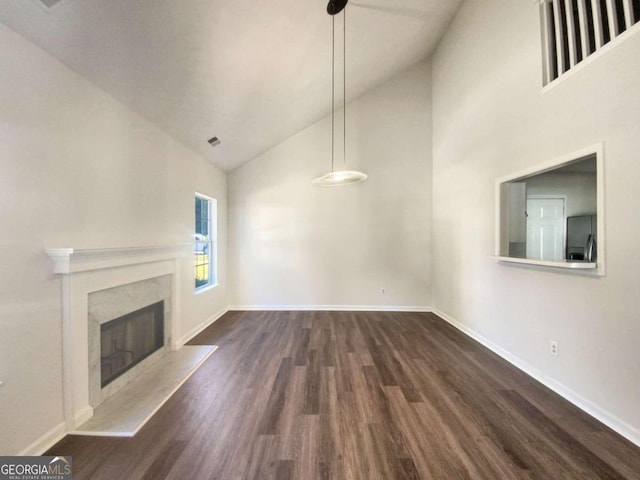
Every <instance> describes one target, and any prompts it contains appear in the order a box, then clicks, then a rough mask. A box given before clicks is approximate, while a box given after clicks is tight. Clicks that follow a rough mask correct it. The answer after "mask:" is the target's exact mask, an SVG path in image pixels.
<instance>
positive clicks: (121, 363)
mask: <svg viewBox="0 0 640 480" xmlns="http://www.w3.org/2000/svg"><path fill="white" fill-rule="evenodd" d="M163 346H164V301H160V302H158V303H154V304H152V305H149V306H147V307H144V308H141V309H139V310H136V311H135V312H131V313H127V314H126V315H123V316H122V317H119V318H116V319H114V320H111V321H109V322H106V323H103V324H102V325H100V375H101V385H102V388H104V387H105V386H106V385H108V384H109V383H111V382H112V381H114V380H115V379H116V378H118V377H119V376H120V375H122V374H123V373H125V372H126V371H127V370H129V369H131V368H133V367H134V366H136V365H137V364H138V363H140V362H141V361H142V360H144V359H145V358H147V357H149V356H150V355H151V354H153V353H154V352H156V351H157V350H159V349H161V348H162V347H163Z"/></svg>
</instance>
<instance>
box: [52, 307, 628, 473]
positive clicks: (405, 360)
mask: <svg viewBox="0 0 640 480" xmlns="http://www.w3.org/2000/svg"><path fill="white" fill-rule="evenodd" d="M191 343H193V344H215V345H218V346H219V348H218V350H217V351H216V353H215V354H214V355H213V356H212V357H210V358H209V359H208V360H207V361H206V362H205V363H204V364H203V365H202V367H201V368H200V369H199V370H198V371H197V372H196V373H195V374H194V375H193V376H192V377H191V378H190V379H189V380H188V381H187V382H186V383H185V384H184V385H183V386H182V387H181V388H180V389H179V390H178V392H176V394H174V395H173V396H172V397H171V398H170V399H169V401H167V402H166V403H165V405H164V406H163V407H162V409H161V410H160V411H159V412H158V413H157V414H156V415H155V416H154V418H152V419H151V420H150V421H149V422H148V423H147V425H146V426H145V427H144V428H143V429H142V430H141V431H140V432H139V433H138V434H137V435H136V437H134V438H132V439H109V438H89V437H80V436H68V437H65V438H64V439H63V440H62V441H60V442H59V443H58V444H57V445H55V446H54V447H53V448H52V449H50V450H49V452H47V454H49V455H72V456H73V464H74V478H75V479H91V480H94V479H95V480H101V479H112V478H123V479H127V480H129V479H131V480H138V479H143V480H148V479H151V478H154V479H156V478H157V479H183V478H194V479H195V478H197V479H219V480H236V479H237V480H244V479H247V480H249V479H260V480H289V479H296V480H298V479H300V480H307V479H309V480H315V479H322V480H328V479H332V480H375V479H380V480H390V479H409V480H415V479H422V480H434V479H435V480H438V479H442V480H450V479H465V478H468V479H473V480H476V479H479V480H483V479H487V480H501V479H523V480H524V479H544V480H548V479H560V478H561V479H576V480H590V479H612V480H614V479H615V480H617V479H628V480H634V479H635V480H640V448H638V447H637V446H635V445H633V444H631V443H630V442H628V441H627V440H625V439H624V438H622V437H621V436H619V435H617V434H616V433H614V432H613V431H611V430H610V429H609V428H607V427H606V426H604V425H602V424H601V423H599V422H598V421H597V420H595V419H593V418H591V417H589V416H588V415H586V414H585V413H584V412H582V411H580V410H578V409H577V408H576V407H575V406H573V405H571V404H570V403H569V402H567V401H566V400H564V399H562V398H560V397H559V396H557V395H556V394H555V393H553V392H551V391H550V390H548V389H547V388H546V387H544V386H543V385H541V384H539V383H538V382H536V381H535V380H534V379H532V378H530V377H528V376H527V375H525V374H524V373H522V372H520V371H519V370H517V369H516V368H515V367H514V366H512V365H510V364H508V363H506V362H505V361H504V360H503V359H501V358H500V357H498V356H497V355H495V354H494V353H493V352H490V351H489V350H487V349H486V348H485V347H483V346H481V345H479V344H477V343H476V342H475V341H473V340H472V339H470V338H469V337H467V336H465V335H463V334H462V333H460V332H459V331H457V330H456V329H455V328H453V327H451V326H450V325H449V324H447V323H446V322H444V321H443V320H441V319H440V318H438V317H437V316H435V315H433V314H430V313H398V312H229V313H228V314H226V315H225V316H223V317H222V318H221V319H219V320H218V321H217V322H215V323H214V324H213V325H212V326H210V327H209V328H207V329H206V330H205V331H203V332H202V333H201V334H200V335H198V337H196V338H195V339H194V340H193V341H192V342H191Z"/></svg>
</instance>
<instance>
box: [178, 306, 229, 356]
mask: <svg viewBox="0 0 640 480" xmlns="http://www.w3.org/2000/svg"><path fill="white" fill-rule="evenodd" d="M229 310H230V309H229V308H223V309H222V310H220V311H219V312H218V313H216V314H214V315H212V316H210V317H209V318H207V319H206V320H205V321H204V322H202V323H200V324H199V325H197V326H196V327H194V328H192V329H191V330H189V331H188V332H187V333H185V334H184V335H183V336H182V337H180V338H179V339H178V341H177V342H176V346H177V348H180V347H182V346H183V345H184V344H185V343H187V342H188V341H189V340H191V339H192V338H193V337H195V336H196V335H198V334H199V333H200V332H202V331H203V330H204V329H205V328H207V327H208V326H209V325H211V324H212V323H213V322H215V321H216V320H218V319H219V318H220V317H222V316H223V315H224V314H225V313H227V312H228V311H229Z"/></svg>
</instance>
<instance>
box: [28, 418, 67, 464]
mask: <svg viewBox="0 0 640 480" xmlns="http://www.w3.org/2000/svg"><path fill="white" fill-rule="evenodd" d="M66 434H67V425H66V423H65V422H62V423H60V424H58V425H57V426H55V427H53V428H52V429H51V430H49V431H48V432H47V433H45V434H44V435H42V436H41V437H40V438H39V439H38V440H36V441H35V442H33V443H32V444H31V445H29V446H28V447H27V448H25V449H24V450H22V451H21V452H19V453H18V455H19V456H21V457H23V456H28V457H37V456H40V455H42V454H43V453H44V452H46V451H47V450H49V449H50V448H51V447H53V446H54V445H55V444H56V443H58V442H59V441H60V440H62V439H63V438H64V437H65V435H66Z"/></svg>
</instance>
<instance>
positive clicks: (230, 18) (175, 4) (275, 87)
mask: <svg viewBox="0 0 640 480" xmlns="http://www.w3.org/2000/svg"><path fill="white" fill-rule="evenodd" d="M38 3H39V0H2V2H0V21H2V22H3V23H5V24H6V25H7V26H9V27H10V28H12V29H13V30H15V31H16V32H18V33H20V34H22V35H23V36H25V37H26V38H28V39H30V40H31V41H33V42H34V43H36V44H38V45H39V46H41V47H42V48H44V49H45V50H47V51H48V52H49V53H51V54H52V55H53V56H55V57H57V58H58V59H60V60H61V61H62V62H64V63H65V64H66V65H68V66H69V67H70V68H72V69H73V70H75V71H76V72H78V73H80V74H81V75H83V76H84V77H86V78H88V79H89V80H91V81H92V82H94V83H95V84H97V85H98V86H100V87H101V88H103V89H104V90H105V91H107V92H108V93H110V94H111V95H112V96H114V97H115V98H117V99H119V100H120V101H122V102H124V103H125V104H127V105H129V106H130V107H131V108H132V109H133V110H135V111H137V112H138V113H140V114H141V115H143V116H145V117H146V118H148V119H149V120H151V121H152V122H154V123H155V124H156V125H157V126H159V127H160V128H162V129H163V130H164V131H166V132H168V133H170V134H171V135H173V136H175V137H176V138H178V139H180V140H181V141H183V142H184V143H185V144H187V145H188V146H190V147H191V148H192V149H194V150H195V151H197V152H198V153H200V154H201V155H203V156H204V157H205V158H207V159H208V160H210V161H211V162H212V163H214V164H215V165H217V166H219V167H220V168H222V169H223V170H227V171H228V170H231V169H234V168H236V167H238V166H239V165H241V164H243V163H244V162H246V161H248V160H251V159H252V158H255V157H256V156H257V155H259V154H260V153H262V152H264V151H266V150H268V149H269V148H271V147H273V146H274V145H276V144H278V143H280V142H282V141H283V140H285V139H286V138H288V137H290V136H291V135H293V134H295V133H296V132H298V131H300V130H302V129H304V128H305V127H307V126H308V125H310V124H312V123H313V122H315V121H317V120H319V119H320V118H322V117H323V116H325V115H327V114H328V113H329V112H330V110H331V17H330V16H329V15H328V14H327V13H326V5H327V0H226V1H223V0H63V1H62V2H61V3H60V4H59V5H58V6H57V7H54V8H53V9H52V10H50V11H47V10H46V9H44V8H42V7H41V6H40V5H39V4H38ZM460 3H462V0H352V1H351V2H349V4H348V6H347V98H348V99H353V98H355V97H357V96H359V95H361V94H362V93H364V92H365V91H367V90H368V89H370V88H372V87H374V86H376V85H378V84H380V83H382V82H384V81H385V80H386V79H388V78H389V77H391V76H392V75H394V74H395V73H397V72H399V71H402V70H404V69H406V68H407V67H409V66H410V65H412V64H414V63H416V62H417V61H419V60H421V59H423V58H426V57H428V56H429V55H430V54H431V53H432V51H433V49H434V48H435V46H436V45H437V43H438V41H439V39H440V37H441V36H442V34H443V33H444V31H445V29H446V27H447V25H448V24H449V22H450V21H451V19H452V17H453V15H454V14H455V12H456V11H457V9H458V7H459V5H460ZM336 21H341V17H338V18H336ZM336 25H337V26H338V25H339V26H340V28H338V29H337V30H338V32H341V23H337V24H336ZM341 38H342V36H341V33H340V35H339V37H338V40H337V41H338V42H339V43H338V45H341V43H340V42H341V41H342V40H341ZM338 73H339V72H338ZM338 94H339V95H341V92H340V91H338ZM213 136H217V137H219V138H220V139H221V141H222V144H221V145H220V146H217V147H215V148H212V147H211V146H209V145H208V143H207V140H208V139H209V138H211V137H213Z"/></svg>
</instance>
